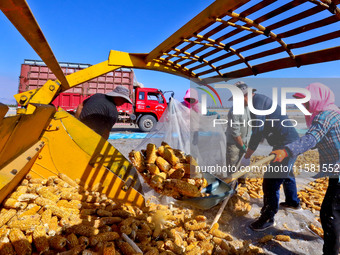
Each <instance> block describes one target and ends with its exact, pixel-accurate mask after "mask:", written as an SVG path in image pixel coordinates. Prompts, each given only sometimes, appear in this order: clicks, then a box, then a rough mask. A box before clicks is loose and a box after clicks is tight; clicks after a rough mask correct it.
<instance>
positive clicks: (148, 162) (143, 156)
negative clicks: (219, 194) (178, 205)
mask: <svg viewBox="0 0 340 255" xmlns="http://www.w3.org/2000/svg"><path fill="white" fill-rule="evenodd" d="M129 158H130V160H131V162H132V164H133V165H134V166H135V167H136V169H137V170H138V172H139V173H141V175H142V176H143V178H144V180H145V181H146V182H147V183H148V184H149V185H150V186H151V187H152V188H153V189H154V190H156V191H157V192H158V193H161V194H163V195H166V196H171V197H174V198H176V199H179V198H183V197H201V196H204V195H205V194H202V193H201V192H200V191H201V190H202V189H203V188H204V187H206V186H207V184H208V183H207V180H206V179H205V178H202V176H201V175H200V174H199V173H196V172H195V166H197V163H196V161H195V159H194V158H193V157H192V156H190V155H185V154H184V152H182V151H180V150H177V149H173V148H171V147H170V146H169V145H168V144H167V143H165V142H162V145H161V146H160V147H158V148H157V147H156V145H154V144H151V143H149V144H148V145H147V147H146V150H142V151H141V152H140V151H134V150H133V151H131V152H130V154H129Z"/></svg>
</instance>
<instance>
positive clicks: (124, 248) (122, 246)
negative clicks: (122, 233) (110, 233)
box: [116, 239, 136, 255]
mask: <svg viewBox="0 0 340 255" xmlns="http://www.w3.org/2000/svg"><path fill="white" fill-rule="evenodd" d="M116 244H117V246H118V248H119V250H120V251H121V252H122V253H123V254H124V255H136V251H135V250H134V249H133V248H132V247H131V245H130V244H128V243H127V242H124V241H123V240H120V239H119V240H118V241H117V242H116Z"/></svg>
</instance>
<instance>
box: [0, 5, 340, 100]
mask: <svg viewBox="0 0 340 255" xmlns="http://www.w3.org/2000/svg"><path fill="white" fill-rule="evenodd" d="M27 2H28V4H29V5H30V7H31V9H32V12H33V14H34V15H35V17H36V19H37V21H38V23H39V24H40V27H41V29H42V31H43V32H44V34H45V37H46V38H47V40H48V42H49V44H50V46H51V48H52V50H53V52H54V54H55V56H56V58H57V59H58V61H63V62H74V63H88V64H96V63H99V62H102V61H105V60H107V58H108V54H109V51H110V50H111V49H113V50H119V51H126V52H131V53H147V52H150V51H151V50H152V49H154V48H155V47H156V46H157V45H159V44H160V43H161V42H162V41H164V40H165V39H166V38H167V37H169V36H170V35H171V34H172V33H174V32H175V31H176V30H177V29H179V28H180V27H181V26H182V25H184V24H185V23H186V22H188V21H189V20H190V19H191V18H193V17H194V16H195V15H197V14H198V13H199V12H200V11H202V10H203V9H204V8H205V7H207V6H208V5H209V4H211V3H212V2H213V1H212V0H185V1H183V0H181V1H179V0H172V1H165V0H159V1H151V0H144V1H137V0H130V1H123V0H116V1H112V0H100V1H88V0H83V1H80V0H73V1H65V0H63V1H61V0H54V1H41V0H39V1H38V0H27ZM286 2H287V1H286ZM263 11H265V10H263ZM0 31H1V37H0V47H1V49H2V50H1V51H0V98H6V99H11V98H13V95H14V94H16V92H17V87H18V77H19V73H20V65H21V64H22V63H23V61H24V59H39V57H38V56H37V54H36V53H35V52H34V51H33V50H32V49H31V47H30V46H29V45H28V43H27V42H26V41H25V40H24V39H23V38H22V36H21V35H20V34H19V33H18V32H17V30H16V29H15V28H14V27H13V25H12V24H11V23H10V22H9V21H8V20H7V18H6V17H5V16H4V15H3V14H2V13H1V12H0ZM337 42H339V41H337ZM333 46H334V41H333ZM316 49H318V46H315V50H316ZM339 67H340V62H339V61H336V62H329V63H324V64H318V65H312V66H305V67H304V66H303V67H301V68H299V69H297V68H294V69H284V70H280V71H275V72H271V73H266V74H261V75H258V76H257V77H260V78H268V77H269V78H272V77H280V78H282V77H285V78H287V77H292V78H298V77H300V78H301V77H318V78H319V77H332V78H334V77H339V76H340V75H339V70H340V68H339ZM135 72H136V77H137V80H138V81H139V82H142V83H143V84H144V85H145V86H146V87H156V88H160V89H162V90H169V89H172V90H174V91H175V93H176V95H175V97H176V98H177V99H181V98H182V97H183V96H184V92H185V90H186V89H187V88H189V85H190V84H189V81H188V80H186V79H184V78H180V77H176V76H173V75H170V74H164V73H159V72H154V71H145V70H137V71H135ZM335 83H336V82H335ZM306 85H307V84H306ZM258 86H259V87H258V90H259V91H261V90H263V91H264V92H265V93H268V91H267V90H266V89H265V88H266V87H265V85H262V86H261V84H258ZM339 87H340V86H339ZM332 88H333V87H332ZM335 88H336V86H335V87H334V89H335ZM339 93H340V91H336V94H339Z"/></svg>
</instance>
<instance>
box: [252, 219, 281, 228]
mask: <svg viewBox="0 0 340 255" xmlns="http://www.w3.org/2000/svg"><path fill="white" fill-rule="evenodd" d="M275 225H276V223H275V222H274V220H273V219H264V218H262V217H260V218H259V219H258V220H256V221H254V222H253V223H251V224H250V225H249V227H250V228H251V229H252V230H254V231H263V230H266V229H267V228H270V227H274V226H275Z"/></svg>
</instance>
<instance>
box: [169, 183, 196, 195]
mask: <svg viewBox="0 0 340 255" xmlns="http://www.w3.org/2000/svg"><path fill="white" fill-rule="evenodd" d="M166 187H167V188H170V189H171V188H172V189H174V190H176V191H178V192H179V193H180V194H182V195H184V196H188V197H200V196H201V192H200V191H199V190H198V188H197V187H196V186H195V185H192V184H190V183H187V182H185V181H182V180H176V179H171V180H170V181H169V182H167V183H166Z"/></svg>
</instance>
